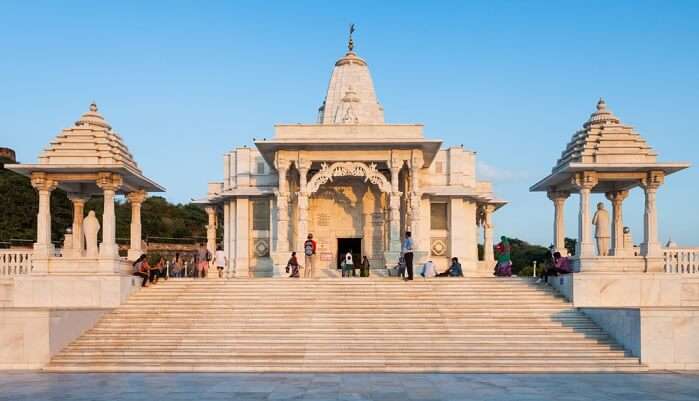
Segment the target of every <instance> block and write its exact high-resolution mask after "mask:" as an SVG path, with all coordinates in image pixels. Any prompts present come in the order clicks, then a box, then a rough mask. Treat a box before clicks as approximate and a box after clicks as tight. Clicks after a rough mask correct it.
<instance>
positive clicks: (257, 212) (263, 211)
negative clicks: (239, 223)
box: [252, 199, 269, 231]
mask: <svg viewBox="0 0 699 401" xmlns="http://www.w3.org/2000/svg"><path fill="white" fill-rule="evenodd" d="M252 229H253V230H260V231H264V230H269V200H267V199H263V200H256V201H253V202H252Z"/></svg>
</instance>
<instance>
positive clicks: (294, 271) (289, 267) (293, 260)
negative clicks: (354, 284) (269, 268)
mask: <svg viewBox="0 0 699 401" xmlns="http://www.w3.org/2000/svg"><path fill="white" fill-rule="evenodd" d="M317 248H318V244H317V242H316V241H315V240H314V239H313V234H308V236H307V237H306V241H304V243H303V256H304V265H303V277H304V278H313V277H314V276H315V272H314V270H315V254H316V251H317ZM301 267H302V266H301V265H300V263H299V260H298V258H297V257H296V252H291V257H289V260H288V261H287V262H286V272H287V273H289V277H290V278H301ZM341 268H342V277H349V276H351V275H353V274H354V269H355V265H354V261H353V257H352V250H351V249H350V250H348V251H347V253H346V254H345V256H344V258H343V259H342V262H341ZM369 268H370V264H369V259H368V258H367V257H366V256H364V258H363V259H362V264H361V265H360V276H362V277H368V276H369Z"/></svg>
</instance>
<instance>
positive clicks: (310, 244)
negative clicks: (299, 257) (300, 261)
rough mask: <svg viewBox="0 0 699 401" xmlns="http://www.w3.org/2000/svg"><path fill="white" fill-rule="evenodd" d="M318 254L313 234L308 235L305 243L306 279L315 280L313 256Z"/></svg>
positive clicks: (304, 275)
mask: <svg viewBox="0 0 699 401" xmlns="http://www.w3.org/2000/svg"><path fill="white" fill-rule="evenodd" d="M315 254H316V242H315V241H314V240H313V234H308V237H307V239H306V242H304V243H303V255H304V256H305V259H304V263H305V265H304V269H303V277H304V278H313V267H314V266H313V256H315Z"/></svg>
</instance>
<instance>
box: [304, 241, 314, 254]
mask: <svg viewBox="0 0 699 401" xmlns="http://www.w3.org/2000/svg"><path fill="white" fill-rule="evenodd" d="M303 253H304V254H305V255H306V256H313V241H311V240H308V241H306V243H305V244H303Z"/></svg>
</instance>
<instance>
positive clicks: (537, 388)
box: [0, 373, 699, 401]
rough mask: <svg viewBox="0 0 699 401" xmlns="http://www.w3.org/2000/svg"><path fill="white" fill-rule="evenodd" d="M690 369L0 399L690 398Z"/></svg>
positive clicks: (24, 385) (113, 382)
mask: <svg viewBox="0 0 699 401" xmlns="http://www.w3.org/2000/svg"><path fill="white" fill-rule="evenodd" d="M697 394H699V375H698V374H696V373H694V374H668V373H666V374H585V375H580V374H555V375H551V374H503V373H499V374H382V373H371V374H347V373H345V374H298V373H297V374H286V373H268V374H195V375H192V374H157V373H133V374H131V373H117V374H110V373H93V374H42V373H9V374H3V375H0V400H2V401H6V400H7V401H10V400H12V401H18V400H32V401H45V400H66V399H70V400H75V401H87V400H89V401H142V400H148V401H161V400H163V401H165V400H167V401H184V400H187V401H188V400H197V399H202V400H236V401H253V400H270V401H273V400H278V401H282V400H299V401H328V400H343V401H344V400H347V401H350V400H351V401H413V400H420V401H436V400H449V401H482V400H494V401H548V400H560V401H586V400H590V401H600V400H605V401H650V400H665V401H695V400H696V399H697Z"/></svg>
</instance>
